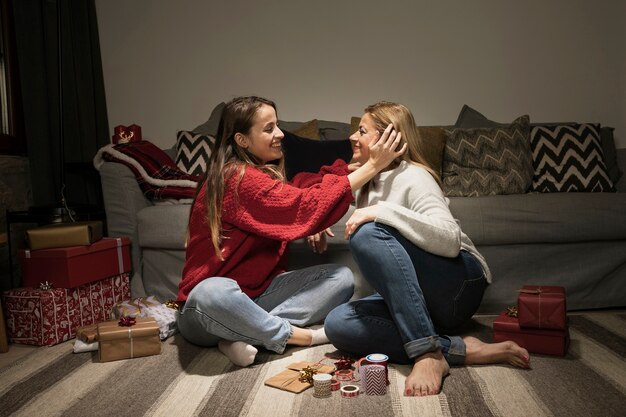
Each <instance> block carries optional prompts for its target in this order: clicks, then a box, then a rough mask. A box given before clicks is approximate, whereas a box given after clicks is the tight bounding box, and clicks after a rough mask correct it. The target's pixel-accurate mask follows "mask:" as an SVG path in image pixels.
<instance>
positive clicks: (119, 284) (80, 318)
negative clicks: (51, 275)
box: [2, 274, 130, 346]
mask: <svg viewBox="0 0 626 417" xmlns="http://www.w3.org/2000/svg"><path fill="white" fill-rule="evenodd" d="M129 296H130V286H129V276H128V274H122V275H117V276H113V277H109V278H105V279H103V280H100V281H97V282H93V283H91V284H87V285H82V286H80V287H77V288H52V289H48V290H41V289H35V288H16V289H12V290H8V291H5V292H4V293H3V294H2V306H3V307H4V310H5V317H6V325H7V333H8V336H9V338H10V340H11V341H12V342H13V343H23V344H28V345H38V346H52V345H56V344H57V343H61V342H64V341H66V340H69V339H71V338H73V337H74V336H76V330H77V329H78V328H79V327H82V326H86V325H89V324H93V323H98V322H101V321H105V320H108V318H109V316H110V314H111V310H112V309H113V306H114V305H115V304H116V303H118V302H120V301H122V300H124V299H127V298H128V297H129Z"/></svg>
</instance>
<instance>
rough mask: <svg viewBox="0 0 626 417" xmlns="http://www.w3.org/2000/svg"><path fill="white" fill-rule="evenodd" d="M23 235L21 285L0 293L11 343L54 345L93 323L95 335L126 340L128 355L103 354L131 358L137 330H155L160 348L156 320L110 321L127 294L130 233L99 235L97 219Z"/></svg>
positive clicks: (100, 226)
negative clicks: (109, 236)
mask: <svg viewBox="0 0 626 417" xmlns="http://www.w3.org/2000/svg"><path fill="white" fill-rule="evenodd" d="M26 235H27V236H26V238H27V241H28V246H29V249H24V250H20V251H19V256H20V262H21V267H22V284H23V287H21V288H14V289H11V290H7V291H4V292H3V293H2V306H3V307H4V311H5V318H6V325H7V334H8V336H9V339H10V341H11V342H13V343H22V344H29V345H37V346H52V345H55V344H57V343H61V342H64V341H66V340H70V339H72V338H74V337H76V334H77V330H79V329H81V328H85V327H86V326H89V325H96V326H97V327H98V330H97V331H98V334H99V337H101V338H103V339H107V340H109V341H111V340H115V339H120V342H119V343H117V345H121V344H129V343H130V347H128V348H127V349H129V353H128V354H125V353H121V354H114V355H112V356H111V355H109V356H107V357H110V358H113V359H123V358H125V357H126V358H129V357H133V352H132V351H133V345H132V341H131V342H128V340H129V339H132V336H133V334H134V333H137V332H138V333H141V335H140V336H141V337H144V336H145V335H146V334H148V333H149V334H151V335H152V334H154V335H155V336H156V343H157V344H158V349H159V352H160V341H159V337H158V335H159V327H158V326H157V324H156V322H155V321H154V319H150V320H147V321H146V320H142V322H141V323H138V325H137V326H133V325H134V324H136V323H134V322H133V323H132V324H133V325H131V326H125V327H124V328H122V326H119V327H120V328H117V327H118V326H117V323H118V321H117V320H116V321H113V322H111V321H109V319H110V318H111V315H112V311H113V309H114V307H115V306H116V305H118V304H119V303H122V302H124V301H125V300H128V299H129V298H130V286H129V271H130V269H131V262H130V246H129V245H130V241H129V239H128V238H125V237H121V238H106V237H105V238H103V237H102V223H101V222H76V223H63V224H55V225H51V226H42V227H38V228H35V229H30V230H28V231H27V232H26ZM111 323H115V327H113V326H111ZM100 326H103V329H99V327H100ZM146 329H148V330H146ZM133 332H134V333H133ZM109 334H110V335H111V336H110V337H109ZM108 345H109V346H112V345H115V343H113V342H109V343H108ZM137 347H138V346H135V350H136V351H137V350H138V349H137ZM115 349H118V346H116V347H115ZM139 351H141V348H139ZM152 351H155V349H152ZM105 353H106V352H105ZM105 356H106V355H105ZM134 356H138V355H134ZM108 360H111V359H108Z"/></svg>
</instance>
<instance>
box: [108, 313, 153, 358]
mask: <svg viewBox="0 0 626 417" xmlns="http://www.w3.org/2000/svg"><path fill="white" fill-rule="evenodd" d="M98 343H99V344H100V345H99V347H98V356H99V358H100V362H110V361H116V360H120V359H132V358H138V357H141V356H150V355H158V354H160V353H161V339H159V326H158V325H157V322H156V320H155V319H154V318H152V317H144V318H141V317H140V318H136V319H135V323H134V324H133V325H132V326H121V325H120V324H119V321H117V320H114V321H106V322H104V323H98Z"/></svg>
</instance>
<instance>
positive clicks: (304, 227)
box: [178, 166, 353, 301]
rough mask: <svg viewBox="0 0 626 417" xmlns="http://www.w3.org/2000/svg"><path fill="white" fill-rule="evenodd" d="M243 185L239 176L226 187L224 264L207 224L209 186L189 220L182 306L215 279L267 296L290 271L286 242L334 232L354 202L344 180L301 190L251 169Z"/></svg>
mask: <svg viewBox="0 0 626 417" xmlns="http://www.w3.org/2000/svg"><path fill="white" fill-rule="evenodd" d="M238 181H239V174H238V173H237V174H235V175H233V176H231V178H230V179H228V180H227V182H226V184H225V187H224V199H223V203H222V233H223V236H224V238H223V239H222V247H223V252H222V254H223V256H224V261H220V260H219V258H218V257H217V256H216V254H215V250H214V248H213V243H212V242H211V236H210V230H209V227H208V224H207V222H206V217H207V208H206V204H205V194H206V187H205V186H203V187H202V189H201V190H200V191H199V193H198V196H197V198H196V201H195V203H194V205H193V207H192V209H191V215H190V219H189V240H188V242H187V254H186V255H187V259H186V262H185V266H184V268H183V279H182V281H181V282H180V284H179V291H178V300H179V301H184V300H186V299H187V296H188V295H189V293H190V292H191V290H192V289H193V288H194V287H195V286H196V285H197V284H198V283H199V282H201V281H203V280H204V279H206V278H210V277H227V278H231V279H234V280H235V281H237V282H238V283H239V286H240V287H241V290H242V291H243V292H244V293H245V294H247V295H248V296H250V297H256V296H258V295H260V294H262V293H263V291H265V289H266V288H267V287H268V286H269V284H270V282H271V280H272V279H273V278H274V277H275V276H276V275H278V274H280V273H282V272H284V271H285V270H286V266H287V253H286V250H285V249H286V247H287V242H289V241H291V240H295V239H299V238H302V237H305V236H308V235H311V234H313V233H317V232H319V231H321V230H324V229H325V228H327V227H330V226H331V225H333V224H334V223H336V222H337V221H338V220H339V219H340V218H341V216H343V215H344V214H345V213H346V211H347V210H348V206H349V205H350V203H351V202H352V200H353V197H352V191H351V189H350V183H349V181H348V179H347V178H346V177H345V176H342V175H332V174H331V175H324V176H323V177H322V178H321V181H320V182H318V183H315V184H312V185H311V186H309V187H307V188H298V187H296V186H294V185H291V184H283V183H281V182H280V181H277V180H274V179H272V178H271V177H270V176H269V175H268V174H266V173H264V172H263V171H261V170H259V169H256V168H254V167H251V166H248V167H247V168H246V170H245V173H244V175H243V178H242V179H241V182H239V184H237V182H238ZM235 189H236V190H237V192H236V193H235Z"/></svg>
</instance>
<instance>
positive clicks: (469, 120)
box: [454, 104, 508, 129]
mask: <svg viewBox="0 0 626 417" xmlns="http://www.w3.org/2000/svg"><path fill="white" fill-rule="evenodd" d="M503 126H508V124H507V123H498V122H494V121H493V120H489V119H487V118H486V117H485V116H483V114H482V113H480V112H479V111H477V110H475V109H473V108H471V107H470V106H468V105H467V104H464V105H463V108H462V109H461V112H460V113H459V117H458V118H457V119H456V123H454V127H461V128H464V129H472V128H477V127H503Z"/></svg>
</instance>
